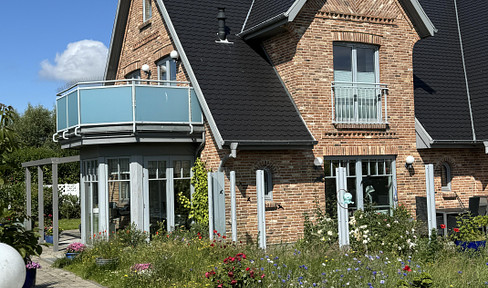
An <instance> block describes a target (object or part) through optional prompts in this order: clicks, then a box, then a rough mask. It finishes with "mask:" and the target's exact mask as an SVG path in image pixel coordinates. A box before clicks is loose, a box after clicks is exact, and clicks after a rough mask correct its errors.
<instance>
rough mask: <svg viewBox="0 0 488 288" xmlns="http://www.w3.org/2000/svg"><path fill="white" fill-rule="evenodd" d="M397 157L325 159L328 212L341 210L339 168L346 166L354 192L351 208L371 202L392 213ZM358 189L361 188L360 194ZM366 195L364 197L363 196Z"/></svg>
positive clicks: (378, 207)
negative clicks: (338, 195) (338, 198)
mask: <svg viewBox="0 0 488 288" xmlns="http://www.w3.org/2000/svg"><path fill="white" fill-rule="evenodd" d="M393 165H394V158H379V159H378V158H352V157H351V158H346V159H344V158H343V159H325V161H324V172H325V197H326V205H327V207H326V210H327V212H329V213H331V214H332V215H335V214H336V213H337V211H336V209H337V206H336V205H335V204H336V203H337V193H336V175H335V173H336V171H335V169H336V168H338V167H345V168H346V177H347V190H348V192H349V193H351V194H352V195H353V201H354V204H351V205H349V209H350V210H351V211H354V210H356V209H358V207H365V206H371V207H372V208H373V209H376V210H378V211H381V212H385V213H388V212H389V211H390V209H391V207H392V206H393V192H394V187H393V181H394V177H395V175H394V172H393V171H394V170H393ZM357 191H361V192H360V193H361V195H358V193H357ZM359 196H362V197H359Z"/></svg>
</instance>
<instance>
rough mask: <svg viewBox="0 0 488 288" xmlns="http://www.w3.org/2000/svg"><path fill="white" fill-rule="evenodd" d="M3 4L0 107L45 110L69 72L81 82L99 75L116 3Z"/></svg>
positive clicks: (86, 0)
mask: <svg viewBox="0 0 488 288" xmlns="http://www.w3.org/2000/svg"><path fill="white" fill-rule="evenodd" d="M3 2H4V3H2V9H1V10H0V27H1V28H0V35H1V36H0V37H1V41H0V43H1V44H0V86H1V88H0V103H4V104H6V105H11V106H13V107H14V108H15V109H16V110H17V111H18V112H20V113H22V112H23V111H24V110H25V108H26V107H27V104H28V103H31V104H32V105H34V106H36V105H39V104H40V105H43V106H44V107H46V108H49V109H51V108H53V107H54V103H55V99H56V92H57V90H58V88H59V87H62V86H64V84H65V83H66V82H67V81H71V80H72V79H67V78H69V77H70V76H69V75H71V76H73V74H74V73H71V72H72V71H73V69H74V70H76V71H78V72H80V71H81V72H82V73H81V74H83V73H84V75H86V78H90V77H93V75H95V74H97V73H103V71H100V70H103V69H100V67H105V61H106V56H105V55H106V52H107V51H106V49H107V48H108V47H109V45H110V37H111V33H112V28H113V23H114V19H115V13H116V10H117V0H84V1H72V0H49V1H32V0H29V1H3ZM19 15H20V16H19ZM83 40H90V41H83ZM80 41H81V42H80ZM70 43H71V45H70V49H68V50H67V47H68V44H70ZM56 55H58V58H57V59H56ZM76 60H81V61H76ZM42 63H43V64H42ZM90 69H91V70H90ZM94 70H96V71H94ZM70 71H71V72H70ZM75 77H76V76H75Z"/></svg>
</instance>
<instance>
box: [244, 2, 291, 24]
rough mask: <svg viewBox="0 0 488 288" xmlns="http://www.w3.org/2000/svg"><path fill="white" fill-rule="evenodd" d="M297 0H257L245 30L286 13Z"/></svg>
mask: <svg viewBox="0 0 488 288" xmlns="http://www.w3.org/2000/svg"><path fill="white" fill-rule="evenodd" d="M294 2H295V0H279V1H276V0H255V1H254V5H253V7H252V10H251V13H250V14H249V18H248V20H247V23H246V27H245V28H244V30H247V29H249V28H252V27H254V26H256V25H259V24H261V23H262V22H265V21H266V20H269V19H271V18H273V17H276V16H278V15H280V14H283V13H285V12H286V11H288V9H289V8H290V7H291V5H292V4H293V3H294Z"/></svg>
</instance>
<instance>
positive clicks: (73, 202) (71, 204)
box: [51, 194, 81, 219]
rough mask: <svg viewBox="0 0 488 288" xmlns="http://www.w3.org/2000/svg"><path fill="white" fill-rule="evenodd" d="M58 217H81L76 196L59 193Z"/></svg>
mask: <svg viewBox="0 0 488 288" xmlns="http://www.w3.org/2000/svg"><path fill="white" fill-rule="evenodd" d="M51 202H52V200H51ZM59 217H60V218H64V219H77V218H80V217H81V206H80V200H79V198H78V196H76V195H69V194H63V195H61V197H60V198H59Z"/></svg>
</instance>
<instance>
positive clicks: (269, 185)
mask: <svg viewBox="0 0 488 288" xmlns="http://www.w3.org/2000/svg"><path fill="white" fill-rule="evenodd" d="M263 171H264V200H267V201H272V200H273V172H272V171H271V169H269V168H264V169H263Z"/></svg>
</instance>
